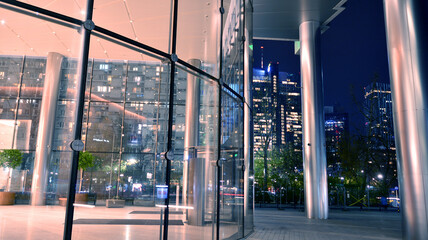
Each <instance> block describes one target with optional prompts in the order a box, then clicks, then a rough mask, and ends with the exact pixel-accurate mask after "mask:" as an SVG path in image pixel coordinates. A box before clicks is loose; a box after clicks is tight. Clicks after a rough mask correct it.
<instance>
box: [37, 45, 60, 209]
mask: <svg viewBox="0 0 428 240" xmlns="http://www.w3.org/2000/svg"><path fill="white" fill-rule="evenodd" d="M63 58H64V56H62V55H61V54H59V53H52V52H51V53H49V54H48V56H47V60H46V75H45V82H44V86H43V99H42V106H41V109H40V121H39V130H38V135H37V144H36V155H35V159H34V171H33V172H34V173H33V183H32V186H31V205H33V206H40V205H44V204H45V200H46V199H45V198H46V196H45V194H46V184H47V177H48V163H49V159H50V154H51V150H52V135H53V130H54V127H53V126H54V121H55V110H56V103H57V99H58V90H59V82H60V77H61V76H60V73H61V64H62V60H63Z"/></svg>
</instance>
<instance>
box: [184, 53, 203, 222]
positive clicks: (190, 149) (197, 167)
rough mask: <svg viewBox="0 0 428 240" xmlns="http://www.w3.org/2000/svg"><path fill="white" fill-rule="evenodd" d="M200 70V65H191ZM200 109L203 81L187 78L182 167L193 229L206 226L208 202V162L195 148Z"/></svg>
mask: <svg viewBox="0 0 428 240" xmlns="http://www.w3.org/2000/svg"><path fill="white" fill-rule="evenodd" d="M188 62H189V63H190V64H192V65H193V66H195V67H197V68H200V67H201V64H202V63H201V61H200V60H198V59H191V60H189V61H188ZM199 105H200V79H199V78H198V77H196V76H195V75H193V74H190V73H188V74H187V88H186V120H185V121H186V122H185V124H186V127H185V132H184V164H183V201H184V204H185V205H188V206H191V207H193V209H191V210H189V215H188V220H189V224H190V225H196V226H202V225H204V210H205V206H204V202H205V194H204V190H205V166H204V165H205V160H201V159H198V156H197V149H196V147H197V146H198V145H199Z"/></svg>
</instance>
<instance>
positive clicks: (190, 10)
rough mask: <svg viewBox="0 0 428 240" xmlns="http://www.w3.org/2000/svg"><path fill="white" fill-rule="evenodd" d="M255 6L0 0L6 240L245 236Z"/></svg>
mask: <svg viewBox="0 0 428 240" xmlns="http://www.w3.org/2000/svg"><path fill="white" fill-rule="evenodd" d="M245 4H247V7H246V5H245ZM243 9H244V11H243ZM245 9H251V8H249V7H248V2H247V3H246V2H244V1H237V0H234V1H230V2H229V1H228V3H227V4H224V3H223V2H222V1H208V2H204V3H195V2H194V1H187V0H186V1H180V2H178V1H174V0H172V1H164V2H160V3H154V2H152V1H133V0H126V1H92V0H88V1H55V2H51V1H36V2H34V3H33V1H27V2H26V3H23V2H19V1H11V0H0V35H1V36H2V37H1V38H0V126H1V128H0V129H1V131H0V136H1V138H0V151H1V152H2V166H0V204H8V206H2V207H1V209H0V211H1V214H0V222H1V224H2V231H0V238H1V239H37V238H40V237H43V238H45V239H60V238H64V239H71V237H72V238H73V239H87V238H93V239H140V238H142V239H238V238H242V237H244V236H245V235H248V234H249V233H250V232H251V229H252V228H253V225H252V224H253V222H252V206H253V204H252V202H251V203H250V204H248V201H252V196H250V195H252V191H247V190H244V189H252V183H251V181H247V178H246V177H245V176H246V175H245V171H249V172H247V174H248V173H249V176H251V174H252V172H251V169H248V170H246V169H245V165H249V166H250V165H252V164H251V161H252V159H251V158H249V157H246V156H245V154H244V148H245V146H244V138H248V137H249V135H248V133H246V132H245V131H244V122H245V121H247V120H246V119H245V118H244V111H246V110H245V107H244V106H247V105H248V103H246V102H245V100H244V94H245V91H244V89H245V88H244V80H243V79H244V77H245V73H244V67H245V64H244V54H243V53H244V48H246V47H245V44H244V43H245V38H247V39H248V38H251V36H249V34H248V33H247V34H245V31H244V29H245V28H246V27H248V26H246V24H245V19H246V15H249V14H251V12H247V11H246V10H245ZM91 13H93V17H92V14H91ZM222 13H224V14H222ZM92 19H93V21H92ZM30 23H31V24H30ZM231 29H235V30H234V31H231ZM248 62H250V61H248ZM80 86H82V87H80ZM80 89H85V91H81V90H80ZM250 89H251V88H250ZM247 100H248V99H247ZM248 101H250V100H248ZM76 140H78V141H76ZM80 140H81V141H82V143H83V144H80V143H79V142H80ZM72 142H74V143H73V145H71V143H72ZM72 147H73V148H72ZM10 149H15V150H18V153H19V155H21V156H22V159H21V160H20V161H18V164H17V165H16V166H13V167H12V166H11V165H10V164H9V163H8V162H7V161H4V159H6V158H10V157H6V158H4V157H3V156H7V154H10ZM70 181H71V184H70ZM244 199H245V201H244ZM244 202H245V204H244ZM10 204H12V205H10ZM40 219H43V221H40ZM244 229H245V231H244Z"/></svg>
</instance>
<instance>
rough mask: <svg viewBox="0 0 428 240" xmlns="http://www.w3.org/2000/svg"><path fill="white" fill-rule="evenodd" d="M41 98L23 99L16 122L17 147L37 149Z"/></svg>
mask: <svg viewBox="0 0 428 240" xmlns="http://www.w3.org/2000/svg"><path fill="white" fill-rule="evenodd" d="M40 106H41V100H40V99H21V100H20V102H19V109H18V118H17V122H16V128H15V134H16V141H15V147H16V148H18V149H23V150H35V149H36V140H37V131H38V129H39V118H40Z"/></svg>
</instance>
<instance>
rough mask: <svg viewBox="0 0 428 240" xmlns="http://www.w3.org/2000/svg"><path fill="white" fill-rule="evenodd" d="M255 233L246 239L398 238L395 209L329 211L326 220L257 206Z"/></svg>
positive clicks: (293, 210)
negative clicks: (391, 210)
mask: <svg viewBox="0 0 428 240" xmlns="http://www.w3.org/2000/svg"><path fill="white" fill-rule="evenodd" d="M255 214H256V217H255V232H254V233H253V234H251V235H250V236H249V237H248V238H247V239H248V240H262V239H267V240H277V239H278V240H285V239H287V240H288V239H290V240H295V239H296V240H297V239H309V240H318V239H326V240H327V239H328V240H332V239H346V240H354V239H355V240H357V239H358V240H360V239H401V234H402V233H401V216H400V214H399V213H397V212H377V211H367V212H366V211H362V212H360V211H342V210H330V214H329V219H327V220H313V219H307V218H306V217H305V213H304V212H301V211H298V210H295V209H285V210H276V209H259V208H256V212H255Z"/></svg>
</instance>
